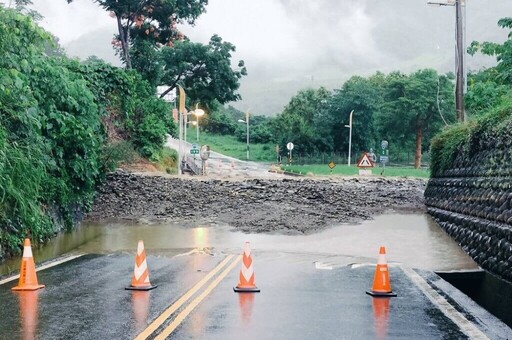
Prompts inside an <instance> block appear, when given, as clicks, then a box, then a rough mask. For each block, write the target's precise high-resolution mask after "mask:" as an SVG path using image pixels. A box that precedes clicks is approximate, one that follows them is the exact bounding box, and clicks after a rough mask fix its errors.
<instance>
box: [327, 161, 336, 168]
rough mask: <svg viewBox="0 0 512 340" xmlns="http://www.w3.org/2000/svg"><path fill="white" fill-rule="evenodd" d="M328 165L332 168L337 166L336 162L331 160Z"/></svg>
mask: <svg viewBox="0 0 512 340" xmlns="http://www.w3.org/2000/svg"><path fill="white" fill-rule="evenodd" d="M327 166H328V167H329V168H330V169H331V170H332V169H334V167H335V166H336V163H334V162H330V163H329V164H327Z"/></svg>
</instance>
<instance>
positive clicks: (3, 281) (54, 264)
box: [0, 254, 84, 285]
mask: <svg viewBox="0 0 512 340" xmlns="http://www.w3.org/2000/svg"><path fill="white" fill-rule="evenodd" d="M83 255H84V254H79V255H72V256H68V257H65V258H63V259H60V260H57V261H53V262H50V263H48V264H45V265H42V266H40V267H37V268H36V272H38V271H41V270H45V269H48V268H51V267H55V266H58V265H59V264H63V263H65V262H68V261H71V260H74V259H77V258H79V257H81V256H83ZM20 261H21V260H20ZM19 278H20V274H16V275H14V276H11V277H8V278H6V279H3V280H1V281H0V285H3V284H4V283H7V282H11V281H14V280H17V279H19Z"/></svg>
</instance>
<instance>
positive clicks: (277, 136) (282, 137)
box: [272, 87, 332, 153]
mask: <svg viewBox="0 0 512 340" xmlns="http://www.w3.org/2000/svg"><path fill="white" fill-rule="evenodd" d="M330 96H331V93H330V92H329V91H327V90H326V89H325V88H323V87H322V88H319V89H317V90H314V89H306V90H301V91H299V93H297V95H295V96H294V97H293V98H292V99H291V100H290V102H289V103H288V105H286V107H285V108H284V110H283V113H281V114H279V115H277V117H276V118H275V120H274V121H273V122H272V135H273V136H274V141H275V142H277V143H278V144H279V145H281V147H282V149H283V150H284V146H285V145H286V143H288V142H293V143H294V144H295V145H296V149H294V150H297V151H298V152H305V153H308V152H314V151H326V150H330V149H332V140H331V135H330V134H329V133H328V132H327V131H325V127H327V126H329V125H330V122H329V121H328V120H327V117H326V116H327V113H328V110H327V108H328V99H329V97H330Z"/></svg>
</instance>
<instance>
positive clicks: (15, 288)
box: [11, 285, 44, 291]
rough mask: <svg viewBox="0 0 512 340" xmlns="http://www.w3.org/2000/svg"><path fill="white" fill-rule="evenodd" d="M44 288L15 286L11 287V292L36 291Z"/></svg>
mask: <svg viewBox="0 0 512 340" xmlns="http://www.w3.org/2000/svg"><path fill="white" fill-rule="evenodd" d="M41 288H44V285H24V286H16V287H12V288H11V290H14V291H24V290H25V291H26V290H38V289H41Z"/></svg>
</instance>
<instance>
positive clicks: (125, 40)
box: [117, 16, 132, 69]
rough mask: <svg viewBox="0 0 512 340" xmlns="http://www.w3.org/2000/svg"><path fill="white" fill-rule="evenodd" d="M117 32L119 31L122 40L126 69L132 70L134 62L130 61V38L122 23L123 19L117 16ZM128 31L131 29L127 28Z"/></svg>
mask: <svg viewBox="0 0 512 340" xmlns="http://www.w3.org/2000/svg"><path fill="white" fill-rule="evenodd" d="M117 30H118V31H119V39H120V40H121V48H122V49H123V57H124V61H125V63H126V68H127V69H131V68H132V62H131V60H130V54H129V51H128V49H129V46H130V45H129V41H128V39H129V37H128V35H127V32H125V30H124V27H123V24H122V23H121V18H120V17H119V16H117ZM127 30H129V28H128V27H127Z"/></svg>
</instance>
